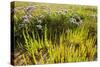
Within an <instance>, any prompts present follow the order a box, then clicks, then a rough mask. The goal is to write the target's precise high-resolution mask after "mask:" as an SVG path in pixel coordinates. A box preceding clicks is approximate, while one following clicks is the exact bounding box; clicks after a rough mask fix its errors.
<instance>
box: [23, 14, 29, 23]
mask: <svg viewBox="0 0 100 67" xmlns="http://www.w3.org/2000/svg"><path fill="white" fill-rule="evenodd" d="M28 22H29V17H28V16H27V15H25V16H23V22H22V23H28Z"/></svg>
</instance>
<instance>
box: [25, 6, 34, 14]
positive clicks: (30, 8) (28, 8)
mask: <svg viewBox="0 0 100 67" xmlns="http://www.w3.org/2000/svg"><path fill="white" fill-rule="evenodd" d="M35 9H36V7H35V6H28V7H27V8H26V9H25V11H26V12H29V13H31V12H32V11H33V10H35Z"/></svg>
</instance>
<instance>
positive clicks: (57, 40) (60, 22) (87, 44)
mask: <svg viewBox="0 0 100 67" xmlns="http://www.w3.org/2000/svg"><path fill="white" fill-rule="evenodd" d="M24 4H25V5H24ZM24 4H23V5H22V7H26V6H27V5H28V3H24ZM34 4H35V5H38V6H37V8H38V9H36V10H35V12H33V13H32V18H29V21H28V23H26V24H24V27H22V28H19V26H20V24H21V23H22V22H23V18H22V16H23V15H25V11H23V10H19V11H20V12H17V13H15V14H14V20H15V22H14V26H15V27H14V32H15V33H19V35H17V36H15V37H16V40H15V42H17V43H15V44H17V45H18V46H19V47H18V48H22V49H24V50H25V51H26V55H25V56H24V55H23V58H24V61H25V63H24V64H51V63H65V62H81V61H93V60H96V58H97V28H96V27H97V25H96V24H97V23H96V21H97V19H96V17H95V16H91V15H90V14H93V15H95V14H96V9H95V7H89V6H84V7H83V6H71V5H68V6H65V5H61V6H60V5H54V4H52V5H50V4H45V5H48V7H51V9H52V11H51V14H47V13H48V10H47V9H42V6H43V5H44V4H38V3H34ZM20 5H21V3H19V5H18V4H17V3H16V5H15V6H16V7H18V6H20ZM62 6H64V7H63V8H62V9H68V10H69V12H68V13H67V14H63V11H64V10H60V9H58V11H62V13H61V14H56V13H55V11H57V8H60V7H62ZM74 7H75V9H74ZM55 8H56V9H55ZM92 8H93V9H92ZM71 9H72V10H71ZM45 11H47V12H45ZM74 11H75V12H74ZM73 13H77V14H78V16H79V17H83V18H84V19H82V22H83V23H82V24H80V25H77V24H74V23H71V22H70V18H71V17H72V16H73ZM88 13H89V14H88ZM33 14H34V15H33ZM41 15H43V16H44V17H42V18H41V17H40V16H41ZM39 20H41V21H39ZM38 22H41V23H38ZM40 24H41V25H40ZM37 25H38V26H39V25H40V27H41V26H42V28H41V29H38V28H37ZM21 41H22V42H21Z"/></svg>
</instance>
